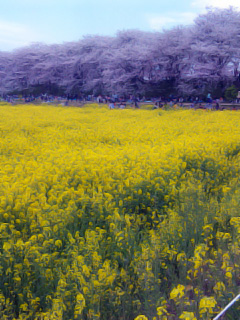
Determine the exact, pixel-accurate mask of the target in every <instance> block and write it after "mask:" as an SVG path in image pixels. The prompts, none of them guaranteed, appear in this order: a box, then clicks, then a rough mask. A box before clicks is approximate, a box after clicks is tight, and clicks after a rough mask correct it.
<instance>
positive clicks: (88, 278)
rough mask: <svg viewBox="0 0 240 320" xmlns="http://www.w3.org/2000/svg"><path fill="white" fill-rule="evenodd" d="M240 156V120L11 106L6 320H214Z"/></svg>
mask: <svg viewBox="0 0 240 320" xmlns="http://www.w3.org/2000/svg"><path fill="white" fill-rule="evenodd" d="M239 153H240V113H238V112H236V111H223V112H220V111H219V112H207V111H203V110H181V109H179V110H169V111H162V110H127V109H126V110H109V109H108V108H107V107H106V106H102V107H98V106H86V107H84V108H74V107H56V106H48V105H45V106H44V105H43V106H34V105H19V106H10V105H0V160H1V165H0V182H1V183H0V230H1V232H0V319H6V320H7V319H22V320H23V319H28V320H33V319H38V320H40V319H41V320H48V319H49V320H50V319H51V320H53V319H56V320H61V319H63V320H65V319H66V320H70V319H72V320H73V319H84V320H85V319H86V320H90V319H94V320H95V319H109V320H132V319H139V320H140V319H148V320H150V319H155V320H157V319H158V320H161V319H170V320H171V319H211V318H212V317H214V315H216V314H217V313H218V312H219V311H220V310H221V309H222V308H223V307H224V306H225V305H226V304H227V303H228V302H229V301H230V300H231V299H232V298H234V296H235V295H237V293H238V289H239V285H240V280H239V279H240V255H239V254H240V242H239V241H240V215H239V205H240V186H239ZM237 308H238V306H235V307H233V308H232V310H230V311H229V312H228V314H227V315H226V317H229V319H232V318H231V317H234V314H238V313H237V312H239V310H238V309H237ZM226 319H228V318H226Z"/></svg>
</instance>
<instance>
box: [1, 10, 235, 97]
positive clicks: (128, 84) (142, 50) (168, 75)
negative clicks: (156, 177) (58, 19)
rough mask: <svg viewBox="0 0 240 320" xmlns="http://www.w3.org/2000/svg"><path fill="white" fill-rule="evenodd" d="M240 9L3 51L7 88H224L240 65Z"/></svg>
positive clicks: (160, 91) (149, 91) (148, 91)
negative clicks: (163, 26)
mask: <svg viewBox="0 0 240 320" xmlns="http://www.w3.org/2000/svg"><path fill="white" fill-rule="evenodd" d="M239 62H240V12H238V11H236V10H235V9H233V8H229V9H212V10H208V12H207V13H206V14H203V15H199V16H198V17H197V18H196V20H195V22H194V24H193V25H190V26H179V27H176V28H173V29H171V30H165V31H163V32H154V33H153V32H143V31H138V30H128V31H120V32H118V33H117V35H116V36H115V37H105V36H88V37H85V38H84V39H82V40H80V41H78V42H68V43H64V44H58V45H44V44H35V45H31V46H30V47H24V48H21V49H18V50H15V51H13V52H0V94H4V93H13V92H18V93H31V92H33V93H34V92H37V91H38V92H39V93H40V92H42V93H44V91H45V92H48V93H53V92H56V93H60V92H61V93H65V94H78V95H79V94H81V93H83V94H90V93H91V94H95V95H97V94H113V93H118V94H120V95H129V94H141V95H145V96H153V95H166V94H170V93H174V92H178V93H179V94H198V95H200V94H205V93H206V92H207V91H209V90H210V91H211V90H212V91H213V90H216V89H219V90H220V92H223V90H224V89H225V88H226V87H227V86H229V85H231V84H232V83H234V82H236V81H237V79H238V78H239V72H240V66H239Z"/></svg>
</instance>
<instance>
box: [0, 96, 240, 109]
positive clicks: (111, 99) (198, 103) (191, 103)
mask: <svg viewBox="0 0 240 320" xmlns="http://www.w3.org/2000/svg"><path fill="white" fill-rule="evenodd" d="M1 100H2V101H6V102H9V103H12V104H17V103H37V102H38V103H49V104H62V105H64V106H69V105H72V104H73V103H75V104H77V105H78V106H81V105H84V104H86V103H97V104H99V105H101V104H107V105H108V106H109V109H111V110H112V109H125V108H126V107H131V108H136V109H139V108H140V106H142V105H144V104H150V105H153V109H162V108H165V109H166V108H178V107H188V108H191V109H207V110H223V109H224V106H223V104H224V103H226V101H224V99H223V98H215V99H213V98H212V96H211V94H210V93H208V95H207V96H206V97H205V98H202V97H198V96H196V97H193V96H189V97H181V96H180V97H179V96H173V95H170V96H169V97H157V98H151V99H147V98H146V97H139V96H134V95H129V96H128V97H122V96H119V95H117V94H114V95H112V96H104V95H98V96H94V95H65V96H54V95H48V94H41V95H39V96H35V95H26V96H23V95H3V96H2V97H1ZM238 103H239V101H238V99H236V101H233V102H232V104H230V105H231V108H232V109H237V108H238V107H240V106H238V105H236V104H238Z"/></svg>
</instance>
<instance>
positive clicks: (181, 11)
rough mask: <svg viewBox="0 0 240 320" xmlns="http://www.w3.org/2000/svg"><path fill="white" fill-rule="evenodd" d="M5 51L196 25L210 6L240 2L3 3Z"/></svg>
mask: <svg viewBox="0 0 240 320" xmlns="http://www.w3.org/2000/svg"><path fill="white" fill-rule="evenodd" d="M0 4H1V7H0V50H3V51H11V50H13V49H16V48H19V47H22V46H27V45H29V44H31V43H36V42H43V43H47V44H51V43H63V42H68V41H77V40H79V39H81V38H82V37H83V36H85V35H90V34H91V35H95V34H98V35H115V34H116V32H117V31H119V30H127V29H139V30H144V31H161V30H162V29H163V28H164V29H169V28H171V27H173V26H174V25H180V24H183V25H186V24H191V23H192V22H193V20H194V18H195V17H196V16H197V15H198V14H199V13H203V12H204V11H205V8H206V6H213V7H221V8H224V7H229V6H230V5H231V6H234V7H238V6H239V5H240V1H239V0H0Z"/></svg>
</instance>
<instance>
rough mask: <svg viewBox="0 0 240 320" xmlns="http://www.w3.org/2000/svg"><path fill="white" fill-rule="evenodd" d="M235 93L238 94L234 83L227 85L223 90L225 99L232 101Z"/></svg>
mask: <svg viewBox="0 0 240 320" xmlns="http://www.w3.org/2000/svg"><path fill="white" fill-rule="evenodd" d="M237 94H238V89H237V88H236V87H235V86H234V85H232V86H231V87H228V88H227V89H226V90H225V93H224V96H225V98H226V100H228V101H232V100H234V99H236V98H237Z"/></svg>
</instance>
